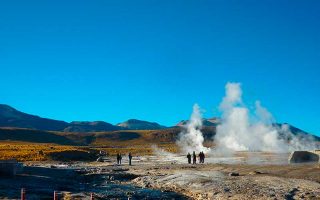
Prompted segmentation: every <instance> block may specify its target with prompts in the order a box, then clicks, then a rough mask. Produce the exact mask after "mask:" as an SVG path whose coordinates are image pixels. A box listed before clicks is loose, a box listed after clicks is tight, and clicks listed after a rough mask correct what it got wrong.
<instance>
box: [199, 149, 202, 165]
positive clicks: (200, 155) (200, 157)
mask: <svg viewBox="0 0 320 200" xmlns="http://www.w3.org/2000/svg"><path fill="white" fill-rule="evenodd" d="M199 163H202V152H201V151H200V153H199Z"/></svg>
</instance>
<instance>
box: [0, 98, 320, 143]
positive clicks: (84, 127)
mask: <svg viewBox="0 0 320 200" xmlns="http://www.w3.org/2000/svg"><path fill="white" fill-rule="evenodd" d="M188 122H189V121H188V120H181V121H180V122H179V123H178V124H176V125H175V126H172V127H166V126H163V125H160V124H158V123H156V122H148V121H143V120H138V119H129V120H127V121H125V122H121V123H118V124H116V125H113V124H110V123H107V122H104V121H93V122H89V121H73V122H70V123H68V122H65V121H60V120H54V119H47V118H42V117H39V116H35V115H31V114H27V113H23V112H21V111H18V110H16V109H15V108H13V107H11V106H9V105H5V104H0V127H2V128H4V127H6V128H20V129H21V128H24V129H31V130H41V131H57V132H75V133H85V132H88V133H89V132H108V131H125V130H159V131H160V132H161V130H164V131H163V132H168V131H169V132H170V130H175V132H179V131H178V130H181V129H182V128H183V127H184V126H185V125H187V123H188ZM219 123H221V120H220V118H217V117H215V118H209V119H203V121H202V124H203V132H204V136H205V137H206V136H207V137H212V135H214V134H215V128H216V126H217V125H219ZM281 125H282V124H275V126H277V127H280V126H281ZM286 125H287V126H288V128H289V130H290V131H291V132H292V133H293V134H299V135H308V136H310V135H311V134H309V133H307V132H305V131H303V130H301V129H299V128H296V127H294V126H292V125H289V124H286ZM314 137H315V138H316V139H317V140H318V141H320V137H317V136H314Z"/></svg>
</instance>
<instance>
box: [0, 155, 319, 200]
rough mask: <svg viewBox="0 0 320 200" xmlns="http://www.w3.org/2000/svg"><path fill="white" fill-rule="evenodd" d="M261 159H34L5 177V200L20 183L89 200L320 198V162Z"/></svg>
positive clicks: (0, 188) (1, 187) (1, 184)
mask: <svg viewBox="0 0 320 200" xmlns="http://www.w3.org/2000/svg"><path fill="white" fill-rule="evenodd" d="M262 157H263V156H262ZM262 157H261V158H262ZM269 157H270V156H269V155H268V158H269ZM257 158H258V157H256V158H255V159H254V160H255V162H252V159H246V161H244V160H243V157H241V156H238V157H232V158H229V159H228V158H224V159H210V158H209V159H207V160H206V161H207V162H209V163H205V164H196V165H189V164H185V162H186V159H185V156H176V155H173V154H162V155H161V156H160V155H159V156H145V157H135V158H134V160H133V166H128V163H127V160H126V157H124V161H123V165H121V166H118V165H116V164H115V163H114V158H111V162H91V163H84V162H79V163H57V162H55V163H51V162H46V163H45V162H37V163H35V162H31V163H25V164H26V165H29V167H27V168H26V169H25V172H24V173H23V174H21V175H19V176H17V177H15V178H14V179H10V178H5V179H3V178H1V179H0V197H1V198H0V199H6V198H5V197H7V199H13V197H16V196H18V195H17V194H19V190H18V189H19V188H20V187H27V188H28V187H29V188H38V189H39V188H40V189H47V190H49V193H46V192H45V191H44V195H48V194H51V193H52V191H53V190H54V189H59V190H61V191H65V192H66V193H68V192H70V194H72V195H73V196H71V197H74V198H76V197H77V198H78V199H88V198H89V195H90V193H91V192H93V193H94V194H95V196H96V199H128V198H129V199H130V198H131V199H188V198H190V199H288V200H289V199H320V167H319V164H295V165H289V164H286V162H279V160H282V159H283V157H281V159H280V157H278V158H277V159H273V160H276V162H271V161H270V160H269V161H268V162H266V159H265V158H262V159H257ZM247 161H249V162H247ZM261 161H263V162H261ZM8 181H9V182H8ZM19 184H20V185H19ZM9 189H11V193H9V196H8V191H10V190H9ZM150 189H157V190H150ZM170 192H175V193H170ZM177 193H179V194H182V195H178V194H177ZM6 195H7V196H6ZM69 196H70V195H69ZM34 199H37V197H34Z"/></svg>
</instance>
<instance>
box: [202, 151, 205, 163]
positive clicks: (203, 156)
mask: <svg viewBox="0 0 320 200" xmlns="http://www.w3.org/2000/svg"><path fill="white" fill-rule="evenodd" d="M205 157H206V156H205V155H204V153H203V152H202V163H204V158H205Z"/></svg>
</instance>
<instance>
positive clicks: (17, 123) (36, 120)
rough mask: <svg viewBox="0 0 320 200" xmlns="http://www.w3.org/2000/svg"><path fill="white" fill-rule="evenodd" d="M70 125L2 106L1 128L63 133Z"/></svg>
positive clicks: (0, 112)
mask: <svg viewBox="0 0 320 200" xmlns="http://www.w3.org/2000/svg"><path fill="white" fill-rule="evenodd" d="M68 125H69V124H68V123H67V122H64V121H59V120H53V119H46V118H42V117H39V116H35V115H30V114H26V113H23V112H20V111H18V110H16V109H14V108H12V107H10V106H8V105H4V104H0V127H17V128H29V129H38V130H51V131H61V130H63V129H65V128H66V127H67V126H68Z"/></svg>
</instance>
